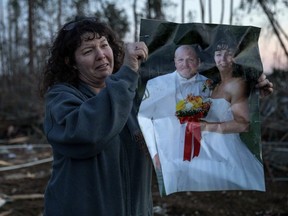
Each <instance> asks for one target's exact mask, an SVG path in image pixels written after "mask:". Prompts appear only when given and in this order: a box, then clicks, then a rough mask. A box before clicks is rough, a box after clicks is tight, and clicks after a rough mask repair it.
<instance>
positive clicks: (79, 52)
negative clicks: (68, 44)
mask: <svg viewBox="0 0 288 216" xmlns="http://www.w3.org/2000/svg"><path fill="white" fill-rule="evenodd" d="M89 36H90V38H91V37H92V38H93V37H94V34H92V33H87V34H85V35H83V36H82V42H81V45H80V47H78V48H77V49H76V51H75V62H76V64H75V67H76V68H77V69H78V71H79V79H80V80H82V81H84V82H85V83H87V84H89V85H91V86H92V87H96V88H99V87H100V88H101V87H103V85H105V79H106V78H107V76H109V75H111V74H112V71H113V68H114V56H113V50H112V48H111V47H110V45H109V43H108V41H107V39H106V38H105V37H104V36H102V37H98V35H96V37H94V39H93V40H86V39H87V38H89Z"/></svg>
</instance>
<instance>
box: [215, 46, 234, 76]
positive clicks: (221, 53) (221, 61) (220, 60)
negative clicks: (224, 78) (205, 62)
mask: <svg viewBox="0 0 288 216" xmlns="http://www.w3.org/2000/svg"><path fill="white" fill-rule="evenodd" d="M214 60H215V63H216V66H217V68H218V69H219V71H225V70H232V65H233V62H234V60H233V51H231V50H229V49H222V50H216V51H215V53H214Z"/></svg>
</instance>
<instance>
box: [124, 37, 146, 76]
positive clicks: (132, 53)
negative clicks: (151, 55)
mask: <svg viewBox="0 0 288 216" xmlns="http://www.w3.org/2000/svg"><path fill="white" fill-rule="evenodd" d="M147 57H148V48H147V46H146V44H145V43H144V42H136V43H128V44H126V47H125V57H124V63H123V64H124V65H126V66H128V67H130V68H131V69H132V70H133V71H135V72H137V71H138V69H139V66H140V63H141V61H145V60H146V59H147Z"/></svg>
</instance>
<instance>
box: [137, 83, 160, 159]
mask: <svg viewBox="0 0 288 216" xmlns="http://www.w3.org/2000/svg"><path fill="white" fill-rule="evenodd" d="M154 87H155V85H154V83H153V81H152V82H151V81H148V83H147V85H146V90H145V94H144V96H143V99H142V102H141V104H140V107H139V112H138V122H139V125H140V128H141V130H142V133H143V136H144V138H145V142H146V144H147V147H148V150H149V153H150V155H151V158H152V159H153V158H154V156H155V155H156V154H157V147H156V140H155V129H154V124H153V118H154V116H153V114H154V112H155V103H157V96H155V95H154V92H155V88H154Z"/></svg>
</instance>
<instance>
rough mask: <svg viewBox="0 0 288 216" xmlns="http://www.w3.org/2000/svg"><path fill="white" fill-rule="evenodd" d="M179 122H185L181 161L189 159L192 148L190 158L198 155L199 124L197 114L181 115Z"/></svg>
mask: <svg viewBox="0 0 288 216" xmlns="http://www.w3.org/2000/svg"><path fill="white" fill-rule="evenodd" d="M180 123H181V124H184V123H187V125H186V130H185V141H184V155H183V161H185V160H187V161H191V156H192V150H193V156H192V158H194V157H198V155H199V153H200V147H201V145H200V140H201V126H200V122H199V116H197V117H196V116H193V117H191V116H189V117H181V118H180Z"/></svg>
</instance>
